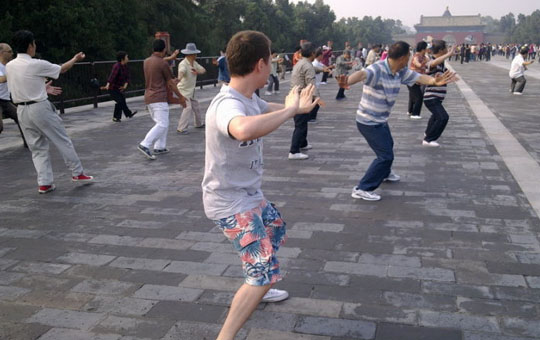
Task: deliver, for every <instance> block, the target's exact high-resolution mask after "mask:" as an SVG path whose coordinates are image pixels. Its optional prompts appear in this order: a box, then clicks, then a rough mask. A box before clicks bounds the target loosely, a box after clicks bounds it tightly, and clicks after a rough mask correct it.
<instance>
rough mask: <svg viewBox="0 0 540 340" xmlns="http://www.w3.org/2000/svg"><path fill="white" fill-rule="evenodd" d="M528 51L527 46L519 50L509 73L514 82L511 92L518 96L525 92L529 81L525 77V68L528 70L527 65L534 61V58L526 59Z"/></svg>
mask: <svg viewBox="0 0 540 340" xmlns="http://www.w3.org/2000/svg"><path fill="white" fill-rule="evenodd" d="M528 53H529V49H528V48H527V46H525V47H523V48H522V49H521V50H520V51H519V54H518V55H517V56H516V57H515V58H514V59H513V60H512V65H511V66H510V72H509V73H508V75H509V76H510V79H512V83H511V84H510V92H512V93H513V94H515V95H517V96H521V95H522V94H523V89H524V88H525V84H526V83H527V80H526V79H525V70H527V66H528V65H530V64H532V63H534V60H531V61H525V56H526V55H527V54H528Z"/></svg>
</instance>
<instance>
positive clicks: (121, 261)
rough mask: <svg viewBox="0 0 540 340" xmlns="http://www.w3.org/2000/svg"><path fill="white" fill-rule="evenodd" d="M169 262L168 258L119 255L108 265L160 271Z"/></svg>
mask: <svg viewBox="0 0 540 340" xmlns="http://www.w3.org/2000/svg"><path fill="white" fill-rule="evenodd" d="M170 263H171V261H169V260H159V259H144V258H133V257H119V258H117V259H116V260H114V261H112V262H111V263H110V264H109V266H111V267H118V268H126V269H134V270H155V271H161V270H163V268H165V267H166V266H167V265H169V264H170Z"/></svg>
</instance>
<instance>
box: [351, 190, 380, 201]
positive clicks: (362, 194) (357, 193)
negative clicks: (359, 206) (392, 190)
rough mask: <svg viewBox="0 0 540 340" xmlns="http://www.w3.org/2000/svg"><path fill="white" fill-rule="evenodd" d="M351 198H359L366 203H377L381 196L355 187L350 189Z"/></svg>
mask: <svg viewBox="0 0 540 340" xmlns="http://www.w3.org/2000/svg"><path fill="white" fill-rule="evenodd" d="M351 196H352V198H361V199H363V200H366V201H379V200H380V199H381V195H379V194H377V193H375V191H364V190H360V189H358V188H357V187H354V188H353V189H352V194H351Z"/></svg>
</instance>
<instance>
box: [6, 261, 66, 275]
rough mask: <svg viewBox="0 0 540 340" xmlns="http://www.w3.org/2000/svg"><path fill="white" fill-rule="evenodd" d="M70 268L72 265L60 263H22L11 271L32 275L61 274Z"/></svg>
mask: <svg viewBox="0 0 540 340" xmlns="http://www.w3.org/2000/svg"><path fill="white" fill-rule="evenodd" d="M70 267H71V266H70V265H67V264H59V263H44V262H20V263H19V264H18V265H16V266H15V267H13V268H11V270H13V271H16V272H23V273H32V274H60V273H62V272H63V271H65V270H67V269H68V268H70Z"/></svg>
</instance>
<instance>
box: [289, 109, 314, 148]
mask: <svg viewBox="0 0 540 340" xmlns="http://www.w3.org/2000/svg"><path fill="white" fill-rule="evenodd" d="M317 106H319V105H317ZM317 106H316V107H315V108H314V109H313V110H315V109H318V108H317ZM313 110H311V112H313ZM311 112H310V113H308V114H299V115H296V116H294V131H293V135H292V140H291V149H290V151H289V152H290V153H299V152H300V149H301V148H305V147H306V146H307V145H308V141H307V133H308V121H309V119H310V115H311Z"/></svg>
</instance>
